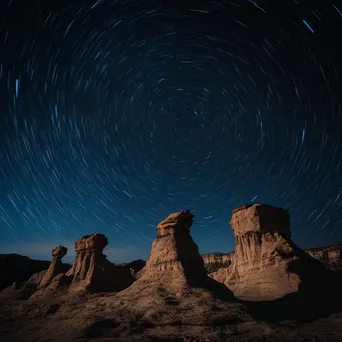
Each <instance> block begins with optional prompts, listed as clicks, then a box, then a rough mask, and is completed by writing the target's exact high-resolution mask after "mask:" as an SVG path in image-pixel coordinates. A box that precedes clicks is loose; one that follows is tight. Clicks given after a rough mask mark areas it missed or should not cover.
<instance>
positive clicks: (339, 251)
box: [305, 242, 342, 272]
mask: <svg viewBox="0 0 342 342" xmlns="http://www.w3.org/2000/svg"><path fill="white" fill-rule="evenodd" d="M305 251H306V252H307V253H309V254H310V255H311V256H312V257H313V258H315V259H317V260H319V261H320V262H322V263H323V264H324V265H325V267H327V268H329V269H332V270H334V271H339V272H342V242H341V243H337V244H333V245H330V246H327V247H319V248H310V249H307V250H305Z"/></svg>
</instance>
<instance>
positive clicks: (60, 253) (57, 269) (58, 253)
mask: <svg viewBox="0 0 342 342" xmlns="http://www.w3.org/2000/svg"><path fill="white" fill-rule="evenodd" d="M67 252H68V249H67V248H66V247H64V246H58V247H56V248H55V249H53V250H52V257H53V259H52V261H51V264H50V266H49V268H48V269H47V271H46V272H44V275H43V277H42V280H41V281H40V282H39V284H38V289H42V288H45V287H47V286H48V285H50V283H51V281H52V279H53V278H54V277H55V276H56V275H57V274H59V273H63V272H65V267H64V265H63V263H62V258H63V257H64V256H65V255H66V254H67Z"/></svg>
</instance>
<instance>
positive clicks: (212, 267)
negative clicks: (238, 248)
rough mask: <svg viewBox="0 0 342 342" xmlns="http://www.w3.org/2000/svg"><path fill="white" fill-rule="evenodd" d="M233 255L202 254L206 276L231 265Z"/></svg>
mask: <svg viewBox="0 0 342 342" xmlns="http://www.w3.org/2000/svg"><path fill="white" fill-rule="evenodd" d="M233 255H234V253H233V252H232V253H210V254H202V255H201V256H202V258H203V261H204V268H205V270H206V272H207V274H211V273H214V272H216V271H218V270H219V269H220V268H226V267H228V266H229V265H230V264H231V263H232V257H233Z"/></svg>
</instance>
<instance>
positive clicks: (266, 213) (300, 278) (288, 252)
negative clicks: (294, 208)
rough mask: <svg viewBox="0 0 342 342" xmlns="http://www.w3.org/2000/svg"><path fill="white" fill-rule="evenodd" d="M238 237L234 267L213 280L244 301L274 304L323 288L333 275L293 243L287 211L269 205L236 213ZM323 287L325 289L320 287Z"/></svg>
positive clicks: (247, 207) (221, 270) (242, 209)
mask: <svg viewBox="0 0 342 342" xmlns="http://www.w3.org/2000/svg"><path fill="white" fill-rule="evenodd" d="M230 224H231V227H232V230H233V233H234V236H235V243H236V247H235V253H234V254H233V256H232V259H231V264H230V266H229V267H227V268H222V269H220V270H218V271H217V272H215V273H213V274H211V276H212V277H213V278H214V279H216V280H217V281H220V282H223V283H224V284H226V285H227V286H228V287H229V288H230V289H231V290H233V292H234V294H235V295H236V296H237V297H238V298H240V299H244V300H252V301H253V300H274V299H278V298H282V297H284V296H286V295H288V294H291V293H298V294H299V293H301V294H303V295H307V294H309V293H310V292H311V291H315V289H317V288H321V285H322V284H321V283H322V277H323V278H324V277H325V278H326V277H329V272H328V271H327V270H326V269H325V267H324V265H322V264H321V263H320V262H318V261H317V260H315V259H313V258H312V257H310V256H309V255H308V254H307V253H305V252H304V251H303V250H301V249H300V248H299V247H297V246H296V245H295V244H294V243H293V241H292V240H291V232H290V216H289V214H288V212H287V211H286V210H283V209H281V208H277V207H274V206H271V205H266V204H253V205H244V206H241V207H238V208H236V209H234V210H233V215H232V218H231V220H230ZM320 284H321V285H320Z"/></svg>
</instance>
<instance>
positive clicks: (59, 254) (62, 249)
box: [52, 245, 68, 259]
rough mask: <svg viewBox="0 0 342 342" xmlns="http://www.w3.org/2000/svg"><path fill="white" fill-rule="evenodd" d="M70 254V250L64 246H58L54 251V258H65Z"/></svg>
mask: <svg viewBox="0 0 342 342" xmlns="http://www.w3.org/2000/svg"><path fill="white" fill-rule="evenodd" d="M67 253H68V248H66V247H64V246H61V245H60V246H57V247H56V248H54V249H53V250H52V256H53V257H54V258H55V257H57V258H61V259H62V258H63V257H64V256H65V255H66V254H67Z"/></svg>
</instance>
